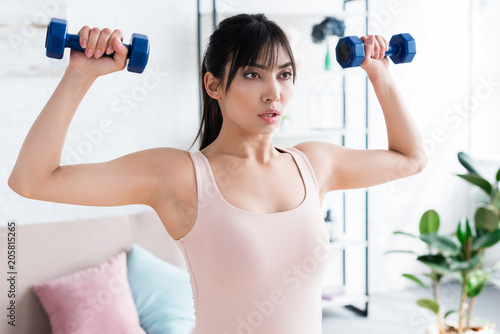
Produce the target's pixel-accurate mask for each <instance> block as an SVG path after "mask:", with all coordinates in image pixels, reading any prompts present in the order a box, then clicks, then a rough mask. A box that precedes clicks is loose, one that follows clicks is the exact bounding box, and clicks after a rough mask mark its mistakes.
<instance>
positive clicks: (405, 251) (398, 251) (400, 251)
mask: <svg viewBox="0 0 500 334" xmlns="http://www.w3.org/2000/svg"><path fill="white" fill-rule="evenodd" d="M389 253H409V254H413V255H417V253H415V252H414V251H407V250H390V251H386V252H384V254H389Z"/></svg>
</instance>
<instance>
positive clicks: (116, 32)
mask: <svg viewBox="0 0 500 334" xmlns="http://www.w3.org/2000/svg"><path fill="white" fill-rule="evenodd" d="M115 37H118V38H119V40H120V41H123V34H122V32H121V31H120V30H119V29H115V30H114V31H113V33H112V34H111V37H110V38H109V40H108V47H107V49H106V54H108V55H109V54H112V53H113V51H114V48H113V43H114V40H115Z"/></svg>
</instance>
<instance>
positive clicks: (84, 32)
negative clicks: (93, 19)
mask: <svg viewBox="0 0 500 334" xmlns="http://www.w3.org/2000/svg"><path fill="white" fill-rule="evenodd" d="M89 34H90V27H89V26H84V27H83V28H82V29H80V31H79V32H78V35H79V36H80V46H81V47H82V48H84V49H86V48H87V41H88V39H89Z"/></svg>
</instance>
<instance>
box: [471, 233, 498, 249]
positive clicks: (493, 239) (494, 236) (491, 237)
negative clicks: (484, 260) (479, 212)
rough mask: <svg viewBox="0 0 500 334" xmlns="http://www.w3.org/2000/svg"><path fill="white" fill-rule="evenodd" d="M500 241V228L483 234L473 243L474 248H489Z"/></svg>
mask: <svg viewBox="0 0 500 334" xmlns="http://www.w3.org/2000/svg"><path fill="white" fill-rule="evenodd" d="M498 241H500V229H498V230H495V231H493V232H489V233H486V234H483V235H482V236H480V237H479V238H477V239H476V240H474V242H473V243H472V249H474V250H478V249H481V248H488V247H491V246H493V245H494V244H496V243H497V242H498Z"/></svg>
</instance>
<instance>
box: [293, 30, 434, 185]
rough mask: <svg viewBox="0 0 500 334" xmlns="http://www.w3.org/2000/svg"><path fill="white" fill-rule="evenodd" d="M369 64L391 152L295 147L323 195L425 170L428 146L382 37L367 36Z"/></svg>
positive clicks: (332, 146)
mask: <svg viewBox="0 0 500 334" xmlns="http://www.w3.org/2000/svg"><path fill="white" fill-rule="evenodd" d="M361 40H362V41H363V42H364V44H365V59H364V61H363V63H362V65H361V67H362V68H363V69H364V70H365V71H366V73H367V75H368V78H369V79H370V82H371V84H372V85H373V88H374V90H375V94H376V95H377V99H378V101H379V103H380V106H381V107H382V111H383V113H384V118H385V123H386V128H387V138H388V149H387V150H383V149H369V150H361V149H351V148H346V147H343V146H340V145H335V144H331V143H326V142H306V143H301V144H299V145H297V146H296V147H297V148H298V149H300V150H302V151H304V153H306V154H307V155H308V157H309V159H310V160H311V162H312V164H313V166H314V168H315V172H316V174H317V176H318V182H319V183H321V185H320V186H321V187H322V191H323V192H324V193H326V192H328V191H331V190H337V189H351V188H364V187H368V186H372V185H376V184H381V183H385V182H388V181H392V180H396V179H399V178H403V177H407V176H410V175H413V174H416V173H419V172H420V171H422V170H423V169H424V168H425V165H426V156H425V152H424V147H423V142H422V139H421V137H420V134H419V132H418V129H417V127H416V125H415V123H414V121H413V119H412V117H411V114H410V112H409V111H408V108H407V106H406V104H405V102H404V100H403V97H402V96H401V93H400V92H399V90H398V88H397V86H396V83H395V81H394V79H393V78H392V76H391V74H390V72H389V69H388V66H389V61H388V59H387V58H384V56H385V51H386V50H387V47H388V42H387V41H386V40H385V39H383V38H382V37H380V36H368V37H366V36H365V37H362V38H361Z"/></svg>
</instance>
